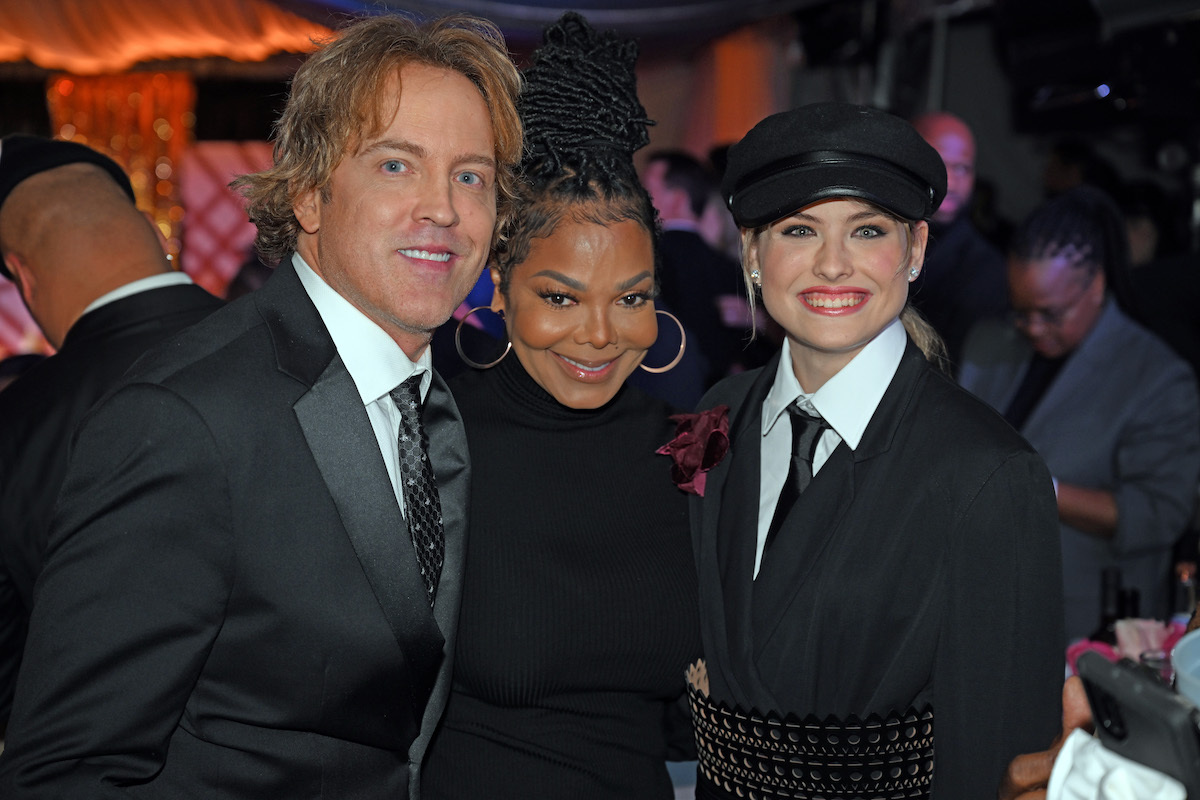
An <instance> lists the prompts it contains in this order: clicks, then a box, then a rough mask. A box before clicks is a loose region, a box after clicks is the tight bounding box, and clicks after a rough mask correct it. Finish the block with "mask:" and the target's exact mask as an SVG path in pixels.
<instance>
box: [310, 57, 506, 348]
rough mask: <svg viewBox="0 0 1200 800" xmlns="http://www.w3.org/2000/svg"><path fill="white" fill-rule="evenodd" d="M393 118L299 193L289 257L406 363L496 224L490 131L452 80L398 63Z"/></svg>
mask: <svg viewBox="0 0 1200 800" xmlns="http://www.w3.org/2000/svg"><path fill="white" fill-rule="evenodd" d="M397 90H398V91H399V96H400V102H399V104H398V106H397V108H396V113H395V116H394V117H393V118H392V121H391V123H390V124H388V125H387V126H386V127H385V128H384V129H383V130H382V131H381V132H380V133H379V134H378V135H377V136H375V137H373V138H371V139H368V140H366V141H363V142H360V143H359V146H358V148H357V149H356V150H355V151H354V152H351V153H347V154H346V156H345V157H344V158H343V159H342V161H341V163H340V164H338V166H337V168H336V169H334V171H333V175H332V176H331V178H330V182H329V185H328V187H327V191H326V192H324V193H322V192H321V190H320V189H311V190H309V191H307V192H304V193H302V194H301V195H299V197H298V198H297V201H296V205H295V213H296V219H297V221H298V222H299V223H300V226H301V228H302V232H301V233H300V236H299V240H298V242H297V251H298V252H299V253H300V255H301V256H302V257H303V258H304V260H305V261H306V262H308V264H309V265H310V266H311V267H312V268H313V270H315V271H316V273H317V274H318V275H320V276H321V277H322V278H323V279H324V280H325V282H326V283H328V284H329V285H330V286H331V287H333V289H334V290H335V291H337V292H338V294H340V295H342V296H343V297H345V298H346V299H347V300H349V301H350V302H351V303H352V304H353V305H354V306H355V307H357V308H358V309H359V310H360V311H362V312H363V313H364V314H366V315H367V316H368V317H370V318H371V319H372V320H373V321H374V322H375V323H376V324H378V325H379V326H380V327H381V328H383V329H384V330H385V331H387V332H388V334H389V335H390V336H391V337H392V338H393V339H394V340H395V341H396V342H397V343H398V344H399V345H400V346H401V347H402V348H403V349H404V351H405V353H407V354H408V356H409V358H413V359H415V358H416V357H417V356H419V355H420V354H421V352H422V351H423V350H424V348H425V346H426V345H427V344H428V342H429V337H430V336H431V335H432V332H433V330H434V329H435V328H437V327H438V326H439V325H441V324H442V323H443V322H445V321H446V320H447V319H449V317H450V313H451V312H452V311H453V310H454V309H455V308H456V307H457V306H458V304H459V303H461V302H462V300H463V298H464V297H465V296H466V294H467V292H468V291H469V290H470V288H471V286H472V285H474V283H475V281H476V279H477V278H478V277H479V273H480V271H481V270H482V269H483V264H484V261H485V260H486V259H487V256H488V251H489V248H490V245H491V238H492V228H493V227H494V225H495V222H496V165H495V160H494V158H493V153H494V147H493V138H492V126H491V121H490V116H489V113H488V108H487V104H486V103H485V102H484V99H483V96H482V95H481V94H480V93H479V90H478V89H476V88H475V86H474V84H472V83H471V82H470V81H469V80H468V79H467V78H466V77H464V76H463V75H462V74H460V73H458V72H454V71H452V70H448V69H443V68H441V67H432V66H429V65H426V64H417V63H413V64H407V65H405V66H404V67H402V68H401V70H400V74H399V81H398V82H397V81H395V80H393V81H392V83H391V86H390V91H391V92H396V91H397Z"/></svg>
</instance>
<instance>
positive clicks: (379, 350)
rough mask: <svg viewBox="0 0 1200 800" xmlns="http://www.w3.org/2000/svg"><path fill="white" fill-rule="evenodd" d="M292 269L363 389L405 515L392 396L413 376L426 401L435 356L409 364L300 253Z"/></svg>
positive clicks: (396, 414)
mask: <svg viewBox="0 0 1200 800" xmlns="http://www.w3.org/2000/svg"><path fill="white" fill-rule="evenodd" d="M292 264H294V265H295V267H296V274H297V275H298V276H299V277H300V283H302V284H303V285H304V291H306V292H308V296H309V298H310V299H311V300H312V301H313V305H315V306H316V307H317V313H318V314H320V315H321V321H322V322H324V323H325V327H326V328H328V329H329V335H330V336H331V337H332V338H333V344H334V347H336V348H337V351H338V355H339V356H341V357H342V363H344V364H345V365H346V371H347V372H349V373H350V378H351V379H352V380H353V381H354V386H355V388H357V389H358V395H359V397H361V398H362V402H363V406H364V407H365V408H366V410H367V417H368V418H370V420H371V427H372V428H373V429H374V431H375V439H376V440H377V441H378V442H379V452H380V453H381V454H382V455H383V463H384V466H386V467H387V472H388V477H389V478H390V479H391V481H392V491H393V492H395V494H396V502H397V503H398V504H399V505H400V512H401V513H404V491H403V489H402V488H401V486H400V474H399V472H400V451H399V447H398V446H397V444H396V440H397V438H398V437H399V435H400V411H399V409H397V408H396V404H395V402H393V401H392V396H391V391H392V389H395V388H396V387H397V386H399V385H400V384H401V383H403V382H404V381H406V380H408V378H409V377H411V376H412V375H414V374H420V375H421V400H422V401H424V400H425V397H426V395H428V394H429V385H430V383H432V382H433V366H432V365H433V361H432V358H433V357H432V355H431V354H430V352H429V348H428V347H426V348H425V350H424V352H422V353H421V357H420V358H419V359H418V360H417V361H416V362H413V361H410V360H409V358H408V356H407V355H406V354H405V352H404V350H403V349H401V347H400V345H398V344H396V340H395V339H393V338H392V337H391V336H389V335H388V334H387V333H386V332H385V331H384V330H383V328H381V327H379V326H378V325H376V324H375V323H374V322H373V321H372V320H371V318H370V317H368V316H367V315H366V314H364V313H362V312H361V311H359V310H358V309H357V308H355V307H354V305H352V304H351V303H350V301H349V300H347V299H346V298H344V297H342V296H341V295H340V294H338V293H337V292H336V291H334V290H333V288H332V287H330V286H329V284H327V283H325V281H324V280H322V279H321V276H319V275H317V273H316V272H313V269H312V267H310V266H309V265H308V264H307V263H305V261H304V259H303V258H301V257H300V254H299V253H296V254H295V255H293V256H292Z"/></svg>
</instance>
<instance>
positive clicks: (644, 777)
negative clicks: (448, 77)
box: [421, 15, 699, 800]
mask: <svg viewBox="0 0 1200 800" xmlns="http://www.w3.org/2000/svg"><path fill="white" fill-rule="evenodd" d="M545 41H546V43H545V44H544V45H543V47H542V48H541V49H539V50H538V51H537V52H536V53H535V54H534V63H533V66H532V68H531V69H530V70H529V71H528V72H527V73H526V80H527V86H526V89H525V92H524V93H523V95H522V101H521V102H522V108H521V111H522V118H523V120H524V122H525V125H526V153H527V154H526V160H525V163H524V164H523V165H522V169H523V171H524V174H525V176H526V178H527V182H526V183H525V184H524V186H523V187H522V190H521V195H520V197H519V198H518V205H517V209H516V212H515V214H514V221H513V222H512V224H511V225H510V226H509V227H508V228H507V229H506V230H505V231H503V232H502V234H503V236H504V237H505V239H504V242H503V244H502V246H501V247H500V248H499V255H498V256H497V260H496V263H495V266H493V268H492V270H491V275H492V280H493V282H494V283H495V285H496V294H495V298H494V300H493V303H492V308H493V309H494V310H496V311H499V312H502V313H503V315H504V320H505V325H506V328H507V332H508V339H509V345H508V349H506V350H505V355H504V357H503V358H502V359H501V360H500V362H499V363H498V364H496V365H495V366H494V367H493V368H491V369H488V370H483V371H475V372H470V373H467V374H465V375H463V376H460V377H459V378H457V379H456V380H455V381H453V382H452V383H451V387H452V389H453V391H454V395H455V400H456V402H457V403H458V406H459V409H460V410H461V412H462V415H463V421H464V423H465V427H466V431H467V439H468V442H469V445H470V451H471V472H472V475H471V478H472V480H471V483H472V488H471V506H470V519H471V523H470V531H469V538H468V557H467V562H466V572H465V576H464V588H463V597H462V615H461V619H460V622H459V629H458V646H457V651H456V662H455V665H454V685H453V690H452V693H451V696H450V700H449V703H448V705H447V708H446V713H445V716H444V717H443V719H442V724H441V727H440V729H439V731H438V733H437V735H436V737H435V739H434V742H433V744H432V746H431V748H430V754H429V757H428V760H427V761H426V764H425V766H424V768H423V770H422V779H421V784H422V796H423V797H425V798H426V799H427V800H428V799H429V798H433V800H440V799H441V798H455V799H457V798H470V799H471V800H475V799H476V798H521V799H522V800H525V798H577V799H578V800H584V799H585V798H586V799H587V800H596V799H602V798H612V799H613V800H618V798H620V799H621V800H628V799H629V798H647V799H648V800H649V799H651V798H653V799H655V800H661V799H662V798H670V797H671V796H672V787H671V782H670V779H669V777H668V774H667V771H666V766H665V761H666V760H667V759H668V758H669V757H671V756H675V757H677V758H678V757H687V756H688V755H689V754H690V751H691V731H690V728H689V727H688V723H687V708H686V701H684V700H683V688H684V687H683V682H682V676H683V673H684V670H685V669H686V666H687V664H688V662H689V661H690V660H692V659H694V658H695V657H696V656H697V655H698V654H699V628H698V619H697V601H696V576H695V565H694V562H693V560H692V551H691V543H690V540H689V537H688V526H687V501H686V496H685V495H684V494H683V493H681V492H680V491H679V490H678V489H677V488H676V487H675V486H674V485H672V483H671V481H670V478H669V477H668V473H667V470H666V469H665V462H664V459H663V458H662V456H658V455H655V449H656V448H658V447H659V446H660V445H661V444H662V443H663V442H665V441H666V440H667V439H668V438H669V437H670V435H671V431H672V429H673V424H672V423H671V422H670V421H669V419H668V417H669V415H670V413H671V409H669V408H668V407H667V406H666V405H665V404H663V403H661V402H659V401H657V400H655V399H652V398H651V397H649V396H647V395H645V394H643V393H641V392H640V391H638V390H637V389H635V388H633V387H632V386H626V385H625V382H626V379H627V378H628V377H629V376H630V374H631V373H633V371H634V370H636V369H638V367H639V365H641V364H642V362H643V359H644V357H645V355H646V351H647V349H648V348H649V347H650V346H651V345H652V344H653V343H654V342H655V339H656V336H657V332H658V330H657V325H656V319H666V318H665V317H661V316H658V315H656V313H655V308H654V295H655V279H654V269H655V257H654V230H655V217H654V209H653V207H652V206H651V204H650V200H649V198H648V196H647V194H646V192H645V190H644V189H643V188H642V187H641V185H640V184H639V183H638V179H637V174H636V172H635V171H634V168H633V164H632V160H631V154H632V153H633V151H634V150H636V149H637V148H638V147H640V146H642V145H643V144H645V143H646V140H647V135H646V120H645V112H644V110H643V109H642V108H641V105H640V104H639V103H638V101H637V95H636V92H635V88H634V78H633V62H634V59H635V57H636V50H635V48H634V46H633V45H632V43H622V42H619V41H617V40H616V39H614V38H613V37H611V36H603V37H602V36H597V35H596V33H595V32H594V31H592V30H591V29H590V28H589V27H588V26H587V23H586V22H584V21H583V19H582V18H580V17H578V16H575V15H568V16H567V17H564V18H563V20H561V21H560V22H559V23H557V24H556V25H554V26H552V27H551V28H550V29H549V30H548V31H547V32H546V38H545ZM673 330H674V325H672V324H670V322H669V321H668V323H667V324H666V325H664V331H665V333H669V332H672V331H673ZM665 333H664V335H665ZM471 355H472V356H474V358H475V359H477V360H479V359H483V358H484V357H485V356H484V354H482V353H471ZM646 366H653V367H658V366H663V365H662V364H655V365H649V364H647V365H646ZM680 747H681V748H683V749H682V750H679V749H678V748H680Z"/></svg>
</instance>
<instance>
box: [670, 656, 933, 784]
mask: <svg viewBox="0 0 1200 800" xmlns="http://www.w3.org/2000/svg"><path fill="white" fill-rule="evenodd" d="M707 690H708V673H707V671H706V669H705V665H704V662H703V661H700V662H697V664H695V665H693V666H692V667H691V668H690V669H689V670H688V699H689V700H690V701H691V706H692V722H693V724H694V725H695V730H696V749H697V751H698V752H699V770H698V773H699V780H698V783H697V786H696V798H697V800H734V799H736V800H744V799H747V798H748V800H760V799H763V800H765V799H768V798H777V797H786V798H792V799H793V800H852V799H855V798H869V799H870V800H914V799H916V798H928V797H929V789H930V786H931V784H932V783H933V709H931V708H929V707H928V706H927V707H926V708H925V709H924V710H922V711H916V710H915V709H911V708H910V709H909V710H908V711H906V712H904V713H903V714H895V713H892V714H889V715H888V717H887V718H886V719H880V718H879V717H878V716H877V715H874V714H872V715H871V716H869V717H868V718H867V719H866V721H860V720H859V719H858V718H857V717H855V716H850V717H849V718H847V719H845V720H838V719H836V718H834V717H827V718H826V719H824V720H818V719H817V718H816V717H814V716H812V715H809V716H808V717H806V718H805V719H803V720H798V719H796V717H794V716H793V715H790V714H789V715H788V716H787V717H784V718H780V717H778V716H767V717H758V716H755V715H753V714H750V713H747V712H745V711H743V710H741V709H738V708H733V709H731V708H729V707H728V706H726V705H724V704H722V703H714V702H713V701H712V700H710V699H709V698H708V691H707Z"/></svg>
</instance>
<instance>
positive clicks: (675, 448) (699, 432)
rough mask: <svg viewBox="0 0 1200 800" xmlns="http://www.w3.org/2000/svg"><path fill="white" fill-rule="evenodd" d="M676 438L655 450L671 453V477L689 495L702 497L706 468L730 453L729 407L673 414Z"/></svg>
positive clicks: (662, 453) (661, 452) (708, 468)
mask: <svg viewBox="0 0 1200 800" xmlns="http://www.w3.org/2000/svg"><path fill="white" fill-rule="evenodd" d="M671 419H673V420H675V422H676V424H677V427H676V428H675V438H674V439H672V440H671V441H669V442H667V443H666V444H664V445H663V446H662V447H660V448H658V449H657V450H655V451H654V452H656V453H658V454H659V455H664V456H670V457H671V460H672V461H673V462H674V463H673V464H672V465H671V480H673V481H675V485H676V486H678V487H679V488H680V489H682V490H683V491H685V492H688V493H689V494H695V495H699V496H701V497H703V496H704V484H705V483H706V482H707V480H708V471H709V470H710V469H712V468H713V467H715V466H716V465H717V464H719V463H721V459H723V458H724V457H725V454H726V453H728V452H729V406H716V407H715V408H710V409H708V410H706V411H701V412H699V413H696V414H674V415H672V417H671Z"/></svg>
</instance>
